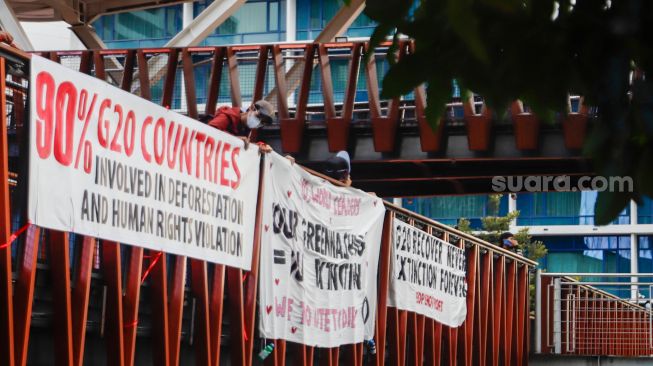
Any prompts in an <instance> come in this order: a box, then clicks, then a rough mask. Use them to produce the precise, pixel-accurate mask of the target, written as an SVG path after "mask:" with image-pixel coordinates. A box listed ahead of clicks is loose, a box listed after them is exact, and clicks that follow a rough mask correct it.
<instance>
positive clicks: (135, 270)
mask: <svg viewBox="0 0 653 366" xmlns="http://www.w3.org/2000/svg"><path fill="white" fill-rule="evenodd" d="M129 250H130V257H129V263H128V264H127V271H126V273H125V277H126V278H125V295H124V299H123V303H122V306H123V318H124V322H125V324H124V327H123V328H124V339H123V340H124V343H125V359H124V362H125V366H131V365H133V364H134V357H135V355H136V334H137V330H138V304H139V302H140V294H141V273H142V271H143V248H139V247H130V248H129Z"/></svg>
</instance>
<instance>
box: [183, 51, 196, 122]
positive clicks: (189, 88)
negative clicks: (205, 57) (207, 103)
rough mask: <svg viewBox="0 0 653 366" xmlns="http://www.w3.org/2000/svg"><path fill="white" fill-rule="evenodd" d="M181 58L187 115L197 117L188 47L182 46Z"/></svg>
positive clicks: (190, 57)
mask: <svg viewBox="0 0 653 366" xmlns="http://www.w3.org/2000/svg"><path fill="white" fill-rule="evenodd" d="M181 60H182V64H183V70H184V90H185V91H186V108H187V112H188V117H190V118H195V119H197V96H196V95H195V73H194V70H193V56H192V55H191V54H190V52H188V48H184V49H183V50H182V51H181Z"/></svg>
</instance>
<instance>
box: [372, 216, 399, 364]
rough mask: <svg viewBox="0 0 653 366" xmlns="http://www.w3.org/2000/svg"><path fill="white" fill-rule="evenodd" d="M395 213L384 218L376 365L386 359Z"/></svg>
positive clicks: (377, 317)
mask: <svg viewBox="0 0 653 366" xmlns="http://www.w3.org/2000/svg"><path fill="white" fill-rule="evenodd" d="M393 220H394V213H393V212H392V211H389V210H388V211H386V212H385V218H384V220H383V233H382V236H381V251H380V254H379V285H378V293H377V302H376V325H375V326H376V329H375V335H374V338H375V339H376V345H377V347H376V357H375V359H376V365H377V366H381V365H383V363H384V361H385V345H386V329H387V320H388V305H387V304H388V296H387V293H388V286H389V281H390V258H391V254H390V252H391V249H392V222H393Z"/></svg>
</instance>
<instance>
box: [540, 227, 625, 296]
mask: <svg viewBox="0 0 653 366" xmlns="http://www.w3.org/2000/svg"><path fill="white" fill-rule="evenodd" d="M536 239H537V240H541V241H542V242H544V245H546V247H547V249H548V253H547V255H546V257H545V258H544V259H543V260H541V261H540V265H541V266H542V267H543V268H544V269H546V271H547V272H563V273H574V272H576V273H629V272H630V262H631V260H630V237H629V236H567V237H565V236H560V237H551V236H545V237H538V238H536ZM583 280H584V281H614V279H608V278H602V277H591V278H590V277H586V278H583ZM618 281H620V282H630V278H627V277H624V278H619V279H618ZM597 287H600V288H602V289H603V290H605V291H609V292H611V293H613V294H615V295H618V296H622V297H627V296H630V287H629V286H618V285H617V286H597Z"/></svg>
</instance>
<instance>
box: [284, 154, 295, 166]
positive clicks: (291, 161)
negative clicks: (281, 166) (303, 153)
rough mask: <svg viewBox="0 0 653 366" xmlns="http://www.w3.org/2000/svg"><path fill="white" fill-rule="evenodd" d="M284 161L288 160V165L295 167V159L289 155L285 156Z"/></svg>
mask: <svg viewBox="0 0 653 366" xmlns="http://www.w3.org/2000/svg"><path fill="white" fill-rule="evenodd" d="M286 159H288V160H290V165H295V158H293V157H292V156H291V155H286Z"/></svg>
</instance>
